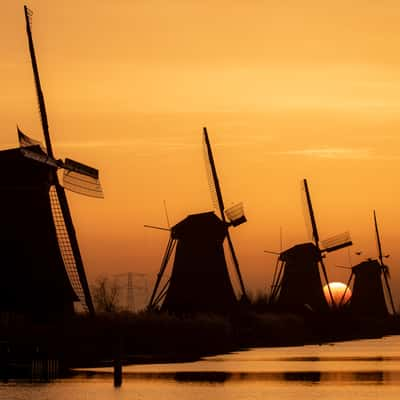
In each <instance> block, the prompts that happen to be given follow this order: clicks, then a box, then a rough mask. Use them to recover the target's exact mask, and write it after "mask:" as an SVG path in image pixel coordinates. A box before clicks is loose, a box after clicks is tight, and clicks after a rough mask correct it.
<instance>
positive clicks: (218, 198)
mask: <svg viewBox="0 0 400 400" xmlns="http://www.w3.org/2000/svg"><path fill="white" fill-rule="evenodd" d="M203 138H204V145H205V154H206V168H207V171H208V172H209V173H208V177H209V184H210V190H211V196H212V197H213V201H214V203H216V204H214V205H217V208H218V209H219V212H220V216H221V219H222V221H224V222H226V219H225V213H224V210H225V206H224V201H223V199H222V193H221V187H220V184H219V180H218V175H217V170H216V168H215V162H214V156H213V153H212V150H211V144H210V140H209V138H208V133H207V128H203Z"/></svg>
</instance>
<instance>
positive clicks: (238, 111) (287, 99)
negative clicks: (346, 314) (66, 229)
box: [0, 0, 400, 302]
mask: <svg viewBox="0 0 400 400" xmlns="http://www.w3.org/2000/svg"><path fill="white" fill-rule="evenodd" d="M29 7H30V8H31V9H32V10H33V11H34V20H33V25H32V30H33V35H34V40H35V47H36V53H37V57H38V64H39V69H40V73H41V80H42V85H43V91H44V96H45V100H46V105H47V111H48V117H49V126H50V132H51V135H52V140H53V146H54V152H55V155H56V157H58V158H65V157H70V158H73V159H77V160H81V161H82V162H85V163H87V164H88V165H94V166H96V167H98V168H99V170H100V177H101V181H102V185H103V189H104V195H105V198H104V200H95V201H92V199H86V198H82V197H80V196H77V195H75V194H73V193H68V199H69V201H70V206H71V213H72V216H73V219H74V224H75V228H76V231H77V235H78V239H79V243H80V247H81V252H82V255H83V258H84V262H85V267H86V272H87V274H88V277H89V280H93V279H94V278H95V277H96V276H98V275H99V274H113V273H122V272H128V271H133V272H138V273H146V274H147V276H148V281H149V286H150V287H151V286H152V285H153V282H154V280H155V277H156V275H157V272H158V270H159V268H160V263H161V260H162V256H163V253H164V250H165V246H166V244H167V240H168V235H167V234H166V233H165V232H162V231H154V230H146V229H144V228H143V225H145V224H150V225H158V226H165V225H166V224H167V222H166V216H165V208H164V201H165V204H166V206H167V210H168V215H169V219H170V224H171V225H174V224H176V223H178V222H179V221H181V220H182V219H183V218H185V217H186V216H187V215H188V214H192V213H197V212H203V211H209V210H212V209H213V204H212V202H211V197H210V193H209V188H208V183H207V177H206V172H205V166H204V157H203V148H202V140H201V134H202V128H203V126H206V127H207V128H208V132H209V135H210V140H211V142H212V145H213V149H214V154H215V161H216V166H217V169H218V173H219V177H220V181H221V187H222V191H223V194H224V199H225V206H226V207H229V206H230V205H232V204H235V203H238V202H243V204H244V209H245V213H246V217H247V220H248V222H247V223H246V224H244V225H243V226H241V227H240V228H239V229H232V240H233V242H234V245H235V249H236V252H237V256H238V258H239V262H240V265H241V271H242V274H243V279H244V281H245V284H246V286H247V287H248V288H249V291H251V292H254V293H256V292H257V291H258V290H264V288H265V287H266V286H269V285H270V283H271V281H272V275H273V271H274V267H275V262H276V259H275V258H274V256H272V255H268V254H265V253H264V252H263V250H264V249H269V250H272V251H275V252H279V251H280V250H281V249H280V247H281V246H282V247H283V249H282V250H284V249H287V248H289V247H291V246H293V245H295V244H298V243H302V242H306V241H308V240H310V238H309V236H308V232H307V228H306V224H305V223H304V217H303V213H302V212H303V211H302V202H301V195H300V182H301V180H302V179H303V178H307V180H308V182H309V185H310V190H311V193H312V197H313V205H314V209H315V215H316V219H317V224H318V229H319V232H320V236H321V239H323V238H325V237H330V236H332V235H335V234H337V233H341V232H344V231H349V232H350V233H351V237H352V241H353V243H354V246H353V248H351V250H350V252H348V251H347V250H340V251H338V252H336V253H334V254H332V255H331V254H329V255H328V256H327V258H326V265H327V270H328V276H329V279H330V280H334V281H340V280H343V281H347V279H348V271H346V270H343V269H338V268H335V267H334V266H335V265H336V264H346V265H348V264H349V262H350V263H352V264H354V263H356V262H359V261H360V260H359V258H357V257H359V256H357V255H356V254H355V252H358V251H362V252H363V253H362V254H363V257H364V256H365V257H376V250H375V242H374V240H375V238H374V229H373V225H372V220H371V215H372V210H373V209H376V210H377V212H378V214H379V221H380V226H381V235H382V242H383V247H384V248H385V251H388V252H390V254H391V258H390V263H391V264H393V265H394V266H395V265H397V264H399V263H400V248H399V247H398V240H399V235H400V232H399V226H400V207H399V206H398V204H399V202H400V185H398V182H397V181H398V176H399V171H400V150H399V149H400V56H399V52H398V51H396V49H397V48H398V45H399V37H400V25H399V23H398V21H399V19H400V7H399V5H398V1H395V0H392V1H391V0H389V1H385V2H365V1H361V0H356V1H353V2H351V4H350V3H349V2H346V1H343V0H338V1H335V2H321V1H316V0H305V1H302V2H301V6H300V5H299V2H298V1H295V0H289V1H286V2H272V1H263V2H258V1H250V2H246V1H233V2H232V1H227V0H221V1H218V2H210V1H203V2H199V1H185V2H183V1H179V0H171V1H168V4H167V3H166V2H163V1H161V0H154V1H142V2H139V1H102V0H100V1H99V0H86V1H84V2H78V1H76V0H72V1H71V0H69V1H66V0H60V1H57V2H54V1H51V0H31V1H29ZM1 20H2V23H1V24H0V34H1V36H2V37H3V38H4V40H3V41H2V46H1V47H0V54H1V60H2V62H1V63H0V85H1V88H2V96H1V97H0V110H1V111H0V112H1V114H0V116H1V118H0V128H1V130H0V132H1V134H0V135H1V136H0V139H1V140H0V144H1V146H0V147H1V149H6V148H11V147H15V146H17V135H16V125H17V124H18V125H19V126H20V128H21V129H22V130H23V131H24V132H26V134H28V135H29V136H32V137H34V138H36V139H39V140H43V138H42V133H41V125H40V117H39V114H38V112H37V109H38V107H37V99H36V94H35V87H34V82H33V78H32V71H31V65H30V60H29V55H28V47H27V42H26V34H25V26H24V18H23V2H19V1H15V0H5V1H3V2H2V16H1ZM281 231H282V241H281V240H280V232H281ZM349 258H350V260H349ZM230 272H231V266H230ZM392 288H393V291H394V297H395V299H399V298H400V297H399V291H400V270H399V269H398V268H393V269H392ZM396 302H397V300H396Z"/></svg>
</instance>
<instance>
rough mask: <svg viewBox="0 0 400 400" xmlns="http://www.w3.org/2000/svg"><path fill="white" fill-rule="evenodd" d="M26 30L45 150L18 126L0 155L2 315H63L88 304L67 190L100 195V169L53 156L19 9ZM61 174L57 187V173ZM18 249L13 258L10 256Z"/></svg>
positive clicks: (35, 68) (28, 22)
mask: <svg viewBox="0 0 400 400" xmlns="http://www.w3.org/2000/svg"><path fill="white" fill-rule="evenodd" d="M24 12H25V20H26V30H27V35H28V44H29V51H30V56H31V62H32V69H33V74H34V80H35V86H36V92H37V97H38V102H39V110H40V116H41V121H42V128H43V133H44V138H45V143H46V147H45V148H43V147H42V146H41V145H40V142H38V141H36V140H34V139H31V138H30V137H28V136H26V135H25V134H23V133H22V132H21V131H20V130H19V129H18V137H19V142H20V148H17V149H10V150H4V151H1V152H0V192H1V193H0V213H1V214H0V219H1V221H2V224H1V226H2V232H1V233H0V247H1V251H2V255H3V259H4V261H5V263H6V264H5V265H8V269H7V271H5V276H4V275H3V278H4V279H2V281H1V283H0V292H1V294H0V310H1V309H7V310H10V311H16V312H22V313H35V314H37V315H39V318H40V315H42V316H43V318H46V316H49V317H55V316H58V317H62V316H63V315H65V313H71V312H72V311H73V303H74V302H75V301H76V300H79V303H80V305H81V307H82V309H83V310H86V311H88V312H89V313H90V314H93V313H94V307H93V303H92V299H91V296H90V292H89V287H88V283H87V279H86V274H85V271H84V266H83V262H82V257H81V254H80V251H79V246H78V241H77V237H76V233H75V229H74V226H73V223H72V217H71V213H70V210H69V206H68V202H67V198H66V195H65V190H64V188H66V189H69V190H72V191H74V192H78V193H81V194H85V195H88V196H91V197H103V195H102V190H101V186H100V183H99V173H98V170H96V169H94V168H91V167H88V166H87V165H84V164H81V163H78V162H76V161H73V160H71V159H65V161H62V160H59V159H56V158H55V157H54V153H53V147H52V143H51V140H50V133H49V126H48V120H47V113H46V107H45V101H44V96H43V92H42V89H41V84H40V79H39V71H38V66H37V61H36V56H35V50H34V46H33V39H32V32H31V20H30V18H31V16H32V12H31V11H30V10H29V9H28V8H27V7H26V6H25V7H24ZM59 169H61V170H63V171H64V177H63V185H64V186H62V185H61V183H60V182H59V178H58V174H57V170H59ZM16 251H17V253H16Z"/></svg>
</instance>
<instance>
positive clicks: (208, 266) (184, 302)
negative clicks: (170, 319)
mask: <svg viewBox="0 0 400 400" xmlns="http://www.w3.org/2000/svg"><path fill="white" fill-rule="evenodd" d="M203 135H204V136H203V137H204V145H205V154H206V160H207V163H206V165H207V168H208V169H209V172H210V178H211V179H210V185H211V189H212V191H213V193H214V195H215V196H216V199H217V204H218V208H219V211H220V213H221V219H220V218H218V217H217V216H216V215H215V214H214V212H206V213H200V214H192V215H189V216H188V217H187V218H185V219H184V220H182V221H181V222H179V223H178V224H176V225H175V226H173V227H171V228H170V231H171V236H170V238H169V241H168V244H167V249H166V251H165V254H164V257H163V260H162V263H161V268H160V271H159V273H158V275H157V279H156V282H155V285H154V289H153V292H152V295H151V298H150V302H149V308H155V307H157V306H159V305H160V304H161V302H162V305H161V309H164V310H167V311H171V312H178V313H185V312H197V311H209V312H225V311H228V310H230V309H232V308H233V307H234V306H235V304H236V302H237V300H236V297H235V294H234V291H233V287H232V283H231V281H230V278H229V273H228V269H227V265H226V260H225V256H224V250H223V241H224V239H225V238H227V241H228V246H229V250H230V253H231V255H232V259H233V262H234V265H235V271H236V273H237V276H238V280H239V284H240V289H241V296H242V297H243V298H246V291H245V288H244V284H243V279H242V276H241V273H240V269H239V263H238V261H237V257H236V254H235V251H234V248H233V244H232V240H231V238H230V235H229V231H228V228H229V227H230V226H238V225H240V224H242V223H244V222H246V218H245V216H244V214H243V206H242V205H241V204H238V205H235V206H233V207H230V208H228V209H224V202H223V199H222V193H221V188H220V184H219V180H218V176H217V172H216V167H215V162H214V157H213V154H212V150H211V145H210V141H209V138H208V133H207V129H206V128H204V130H203ZM175 248H176V252H175V258H174V263H173V267H172V273H171V277H170V279H168V280H167V282H166V283H165V284H164V286H163V287H162V288H161V289H160V284H161V280H162V278H163V275H164V272H165V270H166V268H167V265H168V263H169V260H170V258H171V256H172V254H173V252H174V249H175Z"/></svg>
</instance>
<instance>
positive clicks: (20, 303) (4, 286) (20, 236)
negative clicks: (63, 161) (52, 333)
mask: <svg viewBox="0 0 400 400" xmlns="http://www.w3.org/2000/svg"><path fill="white" fill-rule="evenodd" d="M31 151H34V152H36V153H37V154H38V155H43V154H44V153H43V151H42V150H41V149H40V147H39V146H34V147H32V148H31ZM54 174H55V169H54V167H51V166H49V165H47V164H43V163H41V162H38V161H35V160H32V159H29V158H26V157H25V156H24V155H23V153H22V149H21V148H17V149H11V150H4V151H1V152H0V220H1V230H0V251H1V257H2V262H1V264H2V267H1V270H2V274H1V275H2V279H1V280H0V310H1V311H8V312H16V313H23V314H26V313H27V314H30V315H33V316H34V317H35V319H45V320H46V319H49V318H50V319H53V318H54V317H57V316H64V315H66V314H71V313H72V312H73V309H74V308H73V303H74V302H75V301H77V300H78V298H77V295H76V293H75V291H74V290H73V288H72V285H71V283H70V280H69V278H68V274H67V271H66V269H65V267H64V262H63V258H62V254H61V251H60V247H59V245H58V239H57V234H56V227H55V224H54V220H53V214H52V207H51V199H50V190H51V187H52V186H53V185H54V181H53V179H54Z"/></svg>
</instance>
